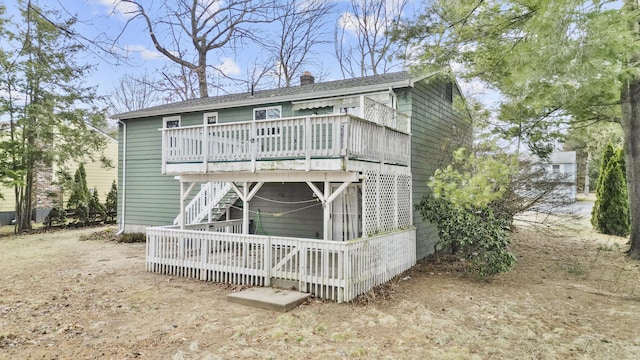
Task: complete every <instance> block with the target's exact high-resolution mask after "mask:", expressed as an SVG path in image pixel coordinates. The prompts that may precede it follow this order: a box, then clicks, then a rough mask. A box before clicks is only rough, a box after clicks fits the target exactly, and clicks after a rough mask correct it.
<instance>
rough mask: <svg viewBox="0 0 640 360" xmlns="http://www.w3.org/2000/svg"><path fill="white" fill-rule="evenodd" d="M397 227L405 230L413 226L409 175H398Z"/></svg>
mask: <svg viewBox="0 0 640 360" xmlns="http://www.w3.org/2000/svg"><path fill="white" fill-rule="evenodd" d="M397 193H398V227H399V228H401V229H404V228H407V227H409V226H411V225H412V224H413V219H412V218H413V211H412V210H413V204H412V203H411V175H398V191H397Z"/></svg>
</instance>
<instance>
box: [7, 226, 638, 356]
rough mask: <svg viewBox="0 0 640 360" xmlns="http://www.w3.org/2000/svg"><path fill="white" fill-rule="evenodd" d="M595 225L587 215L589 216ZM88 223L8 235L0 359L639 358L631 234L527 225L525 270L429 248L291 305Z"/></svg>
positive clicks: (521, 263)
mask: <svg viewBox="0 0 640 360" xmlns="http://www.w3.org/2000/svg"><path fill="white" fill-rule="evenodd" d="M579 225H584V224H579ZM94 231H96V230H95V229H90V230H77V231H64V232H54V233H50V234H34V235H26V236H19V237H2V238H0V359H103V358H104V359H244V358H255V359H270V358H272V359H315V358H321V359H324V358H331V359H340V358H347V359H350V358H371V359H416V358H425V359H430V358H437V359H488V358H491V359H506V358H508V359H634V358H638V354H640V326H638V324H640V301H639V300H640V281H639V280H640V262H637V261H634V260H630V259H628V258H627V257H626V256H625V254H624V253H623V251H624V250H626V247H625V245H623V244H624V239H620V238H610V237H604V236H600V235H597V234H594V233H593V232H591V231H586V230H584V228H583V231H581V232H576V233H574V232H571V233H568V232H567V230H566V229H565V230H563V235H562V236H557V235H554V234H553V233H538V232H533V231H532V230H531V229H526V228H523V229H521V230H520V231H519V232H518V233H517V234H515V235H514V237H515V239H514V243H513V245H512V251H513V252H514V253H515V254H516V256H517V258H518V264H517V265H516V266H515V268H514V269H513V271H511V272H509V273H506V274H501V275H498V276H495V277H493V278H491V279H489V280H488V281H485V280H475V279H472V278H468V277H465V276H464V275H462V273H461V272H460V271H459V266H458V265H459V264H458V261H457V260H455V259H454V260H453V262H452V261H442V262H440V263H435V262H427V263H422V264H418V265H417V266H416V267H414V268H413V269H411V270H410V271H408V272H407V273H405V274H403V275H402V276H401V277H399V278H398V279H396V280H394V281H392V282H391V283H390V284H389V285H387V286H386V287H385V291H380V292H377V293H371V294H369V295H368V296H367V297H366V300H369V301H368V302H367V304H365V305H363V304H362V302H361V303H360V304H337V303H332V302H322V301H319V300H311V301H309V302H308V303H307V304H305V305H302V306H301V307H299V308H297V309H295V310H293V311H291V312H289V313H286V314H281V313H273V312H270V311H267V310H261V309H253V308H248V307H244V306H242V305H238V304H232V303H228V302H226V299H225V295H227V294H229V293H230V292H231V291H233V290H234V289H233V288H232V287H229V286H223V285H218V284H213V283H207V282H201V281H197V280H190V279H182V278H175V277H169V276H163V275H158V274H151V273H147V272H145V271H144V245H142V244H118V243H113V242H105V241H101V240H95V241H79V240H78V237H79V236H80V235H83V234H85V235H86V234H90V233H92V232H94Z"/></svg>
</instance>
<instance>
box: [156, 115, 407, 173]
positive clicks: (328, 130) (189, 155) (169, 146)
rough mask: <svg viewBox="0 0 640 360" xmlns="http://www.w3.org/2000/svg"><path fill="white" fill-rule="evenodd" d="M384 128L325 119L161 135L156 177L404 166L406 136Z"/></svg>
mask: <svg viewBox="0 0 640 360" xmlns="http://www.w3.org/2000/svg"><path fill="white" fill-rule="evenodd" d="M368 113H371V114H372V115H371V116H378V115H376V114H384V117H385V118H387V117H388V118H390V119H396V120H395V121H396V122H398V120H397V119H399V118H401V116H399V115H398V116H392V115H393V114H395V112H393V110H388V111H386V112H384V111H382V110H379V111H376V112H371V111H370V112H368ZM403 119H404V118H403ZM388 122H391V120H389V121H386V122H382V123H381V122H373V121H369V120H365V119H362V118H359V117H355V116H352V115H348V114H329V115H313V116H305V117H293V118H283V119H275V120H260V121H244V122H234V123H222V124H212V125H201V126H186V127H178V128H169V129H162V173H163V174H183V173H207V172H212V171H230V169H231V170H232V171H249V172H255V171H260V170H263V169H264V170H270V171H272V170H303V171H313V170H336V171H340V170H345V163H344V161H348V160H361V161H366V162H375V163H383V164H393V165H401V166H408V165H409V161H410V146H411V142H410V135H409V133H408V132H405V131H402V130H398V128H395V127H391V126H389V124H386V123H388ZM401 123H402V124H405V123H406V121H402V122H401ZM394 125H397V124H395V123H394ZM407 127H408V125H403V126H402V128H407ZM336 159H339V160H341V161H339V162H337V161H335V160H336ZM216 164H217V165H218V166H216ZM347 170H348V169H347Z"/></svg>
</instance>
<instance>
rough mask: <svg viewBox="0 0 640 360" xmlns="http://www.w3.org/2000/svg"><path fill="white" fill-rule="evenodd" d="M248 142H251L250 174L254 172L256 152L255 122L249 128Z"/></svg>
mask: <svg viewBox="0 0 640 360" xmlns="http://www.w3.org/2000/svg"><path fill="white" fill-rule="evenodd" d="M249 132H250V133H249V141H250V142H251V172H256V152H257V151H258V144H257V142H258V136H257V133H256V123H255V121H254V122H252V123H251V126H250V127H249Z"/></svg>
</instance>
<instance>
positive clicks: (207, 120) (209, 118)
mask: <svg viewBox="0 0 640 360" xmlns="http://www.w3.org/2000/svg"><path fill="white" fill-rule="evenodd" d="M203 121H204V124H205V125H211V124H217V123H218V113H217V112H209V113H204V115H203Z"/></svg>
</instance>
